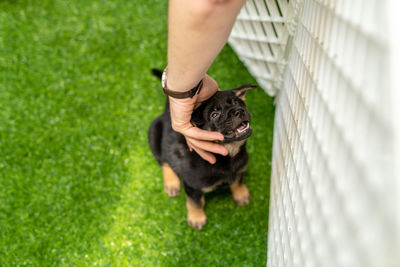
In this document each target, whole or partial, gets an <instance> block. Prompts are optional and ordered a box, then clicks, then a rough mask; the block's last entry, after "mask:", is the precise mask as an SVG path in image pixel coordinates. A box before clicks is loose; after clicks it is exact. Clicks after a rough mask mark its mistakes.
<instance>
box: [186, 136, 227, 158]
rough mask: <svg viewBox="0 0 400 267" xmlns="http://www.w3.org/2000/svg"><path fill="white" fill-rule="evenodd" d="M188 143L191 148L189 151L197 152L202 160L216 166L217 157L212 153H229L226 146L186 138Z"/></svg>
mask: <svg viewBox="0 0 400 267" xmlns="http://www.w3.org/2000/svg"><path fill="white" fill-rule="evenodd" d="M186 142H187V144H188V146H189V149H191V150H192V149H193V150H194V151H196V153H197V154H199V156H200V157H201V158H203V159H204V160H206V161H208V162H209V163H210V164H214V163H215V162H216V158H215V156H214V155H213V154H212V153H210V152H213V153H217V154H221V155H227V154H228V151H227V150H226V148H225V147H224V146H222V145H218V144H215V143H212V142H206V141H199V140H196V139H192V138H186Z"/></svg>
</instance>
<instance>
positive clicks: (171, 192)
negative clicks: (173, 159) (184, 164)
mask: <svg viewBox="0 0 400 267" xmlns="http://www.w3.org/2000/svg"><path fill="white" fill-rule="evenodd" d="M161 169H162V172H163V176H164V191H165V193H167V195H168V196H170V197H176V196H177V195H178V194H179V191H180V185H181V184H180V181H179V178H178V176H177V175H176V173H175V172H174V171H173V170H172V169H171V167H170V166H169V165H168V164H167V163H162V164H161Z"/></svg>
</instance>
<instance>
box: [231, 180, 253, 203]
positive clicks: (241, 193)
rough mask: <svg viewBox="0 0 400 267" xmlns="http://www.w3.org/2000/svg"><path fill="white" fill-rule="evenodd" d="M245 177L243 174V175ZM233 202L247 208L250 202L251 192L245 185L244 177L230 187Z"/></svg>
mask: <svg viewBox="0 0 400 267" xmlns="http://www.w3.org/2000/svg"><path fill="white" fill-rule="evenodd" d="M242 175H243V174H242ZM230 189H231V192H232V196H233V200H234V201H235V203H236V204H237V205H239V206H246V205H247V204H249V202H250V191H249V189H248V188H247V186H246V185H245V184H244V183H243V176H242V177H240V178H238V179H236V181H235V182H233V184H231V185H230Z"/></svg>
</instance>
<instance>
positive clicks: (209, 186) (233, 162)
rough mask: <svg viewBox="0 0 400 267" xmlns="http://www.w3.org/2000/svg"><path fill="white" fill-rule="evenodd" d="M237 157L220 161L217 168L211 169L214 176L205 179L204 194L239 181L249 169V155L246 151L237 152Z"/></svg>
mask: <svg viewBox="0 0 400 267" xmlns="http://www.w3.org/2000/svg"><path fill="white" fill-rule="evenodd" d="M236 154H237V156H236V157H232V158H229V159H227V158H225V159H220V162H219V163H218V159H217V163H216V166H213V167H212V168H211V169H210V173H212V175H210V176H207V177H204V184H203V187H202V189H201V190H202V191H203V192H211V191H213V190H215V189H217V188H219V187H224V186H228V185H230V184H232V183H233V182H235V181H236V180H237V179H239V178H240V177H241V176H242V175H243V173H244V171H245V170H246V167H247V153H246V152H245V151H239V152H236Z"/></svg>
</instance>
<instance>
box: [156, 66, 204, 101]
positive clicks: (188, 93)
mask: <svg viewBox="0 0 400 267" xmlns="http://www.w3.org/2000/svg"><path fill="white" fill-rule="evenodd" d="M167 68H168V66H167V67H166V68H165V69H164V71H163V73H162V76H161V86H162V88H163V90H164V94H166V95H168V96H171V97H173V98H178V99H184V98H188V97H190V98H192V97H193V96H195V95H196V94H198V93H200V90H201V88H202V87H203V79H201V81H200V82H199V83H198V84H197V85H196V86H195V87H193V88H192V89H190V90H189V91H186V92H176V91H172V90H170V89H168V88H167Z"/></svg>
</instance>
